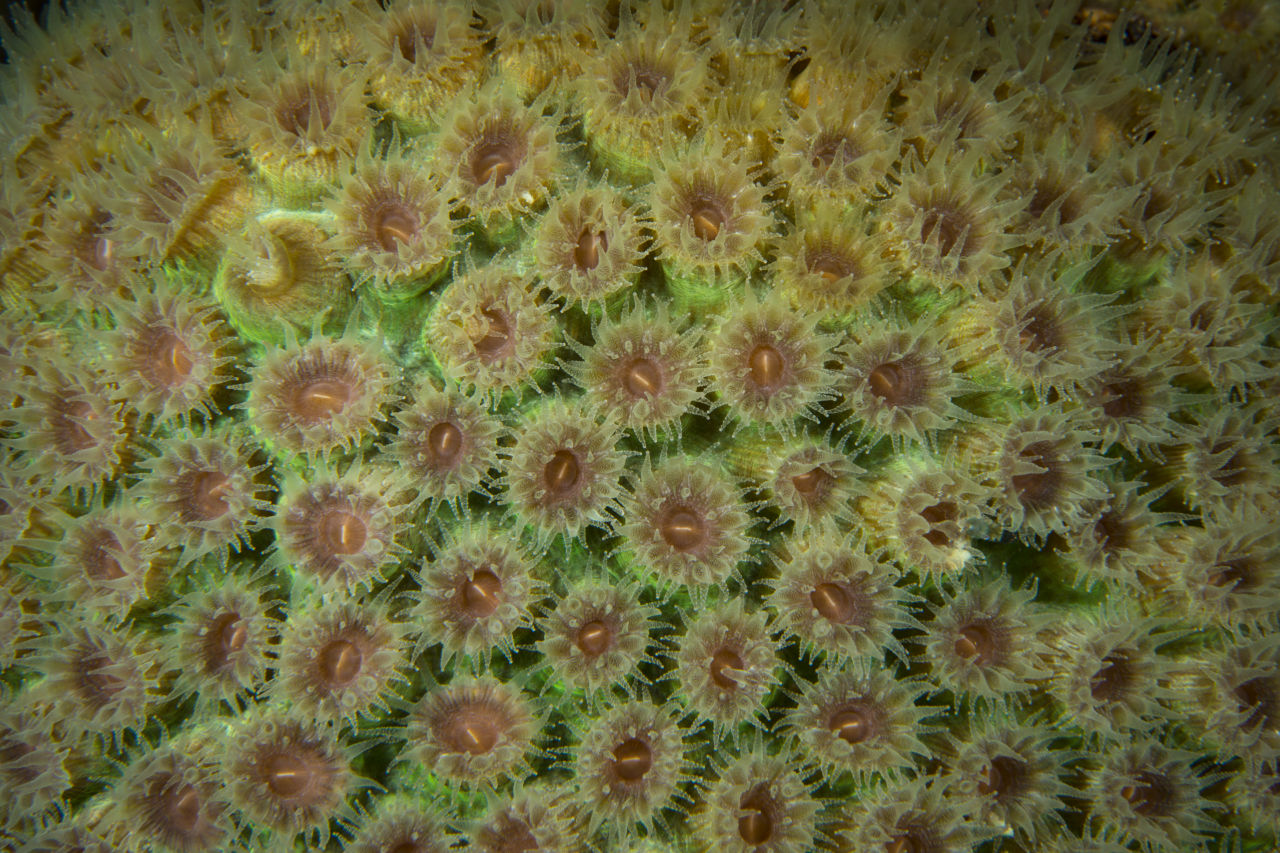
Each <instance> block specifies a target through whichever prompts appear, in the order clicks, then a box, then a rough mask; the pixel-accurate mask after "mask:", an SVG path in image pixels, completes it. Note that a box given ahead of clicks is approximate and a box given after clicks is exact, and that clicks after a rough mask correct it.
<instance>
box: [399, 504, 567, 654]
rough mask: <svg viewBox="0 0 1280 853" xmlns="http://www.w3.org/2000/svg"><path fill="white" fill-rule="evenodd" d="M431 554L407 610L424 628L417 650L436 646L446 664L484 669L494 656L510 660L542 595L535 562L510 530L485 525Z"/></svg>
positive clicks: (455, 535)
mask: <svg viewBox="0 0 1280 853" xmlns="http://www.w3.org/2000/svg"><path fill="white" fill-rule="evenodd" d="M433 551H434V553H433V555H432V558H431V559H430V560H428V561H425V562H424V565H423V567H422V569H421V571H420V572H418V574H417V580H418V584H419V586H420V587H421V589H420V590H419V591H418V592H416V593H414V595H413V597H414V599H415V603H414V605H413V607H412V609H411V610H410V611H409V617H410V620H411V621H412V623H413V624H415V625H420V626H421V627H422V629H423V630H422V633H421V635H420V636H419V638H418V648H419V649H422V648H425V647H427V646H428V645H431V644H432V643H437V642H438V643H440V646H441V651H440V654H441V656H442V657H443V658H444V660H445V661H451V660H453V659H454V658H460V659H463V660H466V661H468V662H469V664H470V665H471V666H473V667H477V668H481V669H483V668H484V667H485V666H487V664H488V662H489V658H490V656H491V655H492V654H493V653H494V652H500V653H502V654H503V655H505V656H506V657H508V658H509V657H510V656H511V652H512V650H513V649H514V643H515V636H514V635H515V632H516V631H518V630H519V629H521V628H528V627H530V625H531V623H532V619H531V611H532V610H533V606H534V604H535V602H536V601H537V600H538V598H539V597H540V596H541V594H542V590H543V582H542V581H541V580H539V579H538V577H537V575H536V574H535V572H534V568H535V567H534V563H533V561H532V560H531V559H530V558H529V556H528V555H527V554H526V553H525V552H524V550H523V549H522V548H520V547H518V546H517V545H516V544H515V542H514V541H513V538H512V536H511V533H510V532H509V531H507V530H505V529H503V528H501V527H497V526H494V525H490V524H487V523H481V522H473V523H472V524H471V525H470V526H468V527H464V528H461V529H458V530H454V531H452V532H450V533H449V534H448V536H447V538H446V540H445V541H444V542H442V543H441V544H440V545H438V546H436V547H435V548H433Z"/></svg>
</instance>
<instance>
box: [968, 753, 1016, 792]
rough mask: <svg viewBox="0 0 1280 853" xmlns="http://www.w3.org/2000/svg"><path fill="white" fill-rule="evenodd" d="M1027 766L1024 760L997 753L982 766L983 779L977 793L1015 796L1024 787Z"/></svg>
mask: <svg viewBox="0 0 1280 853" xmlns="http://www.w3.org/2000/svg"><path fill="white" fill-rule="evenodd" d="M1027 774H1028V767H1027V763H1026V762H1025V761H1021V760H1019V759H1017V758H1013V757H1012V756H1008V755H997V756H996V757H995V758H992V759H991V761H990V763H988V764H987V766H986V767H984V768H982V775H983V779H982V781H981V782H979V783H978V793H980V794H983V795H984V796H985V795H987V794H995V795H996V796H997V797H1010V796H1016V795H1017V794H1019V793H1021V792H1022V791H1023V790H1025V788H1026V784H1027Z"/></svg>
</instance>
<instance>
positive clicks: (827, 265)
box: [808, 251, 855, 282]
mask: <svg viewBox="0 0 1280 853" xmlns="http://www.w3.org/2000/svg"><path fill="white" fill-rule="evenodd" d="M808 260H809V272H811V273H813V274H814V275H819V276H822V278H823V279H825V280H826V281H829V282H836V281H839V280H840V279H842V278H847V277H848V276H851V275H853V274H854V272H855V269H854V266H853V264H852V263H850V262H849V260H848V259H847V258H843V257H841V256H840V255H838V254H836V253H835V252H832V251H819V252H813V253H810V255H809V259H808Z"/></svg>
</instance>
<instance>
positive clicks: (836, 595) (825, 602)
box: [809, 582, 853, 623]
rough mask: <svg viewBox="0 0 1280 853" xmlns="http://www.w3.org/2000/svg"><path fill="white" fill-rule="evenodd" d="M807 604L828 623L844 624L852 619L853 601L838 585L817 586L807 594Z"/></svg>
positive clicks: (826, 583) (821, 584) (825, 584)
mask: <svg viewBox="0 0 1280 853" xmlns="http://www.w3.org/2000/svg"><path fill="white" fill-rule="evenodd" d="M809 602H810V603H811V604H812V605H813V609H814V610H817V611H818V613H819V614H820V615H821V616H822V618H824V619H826V620H827V621H829V622H837V623H844V622H848V621H849V620H850V619H852V618H853V601H852V599H851V598H850V596H849V593H848V592H847V591H846V590H845V588H844V587H843V586H841V585H840V584H836V583H829V582H824V583H820V584H818V585H817V586H815V587H814V588H813V591H812V592H810V593H809Z"/></svg>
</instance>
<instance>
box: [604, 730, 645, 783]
mask: <svg viewBox="0 0 1280 853" xmlns="http://www.w3.org/2000/svg"><path fill="white" fill-rule="evenodd" d="M651 767H653V750H652V749H650V747H649V744H647V743H645V742H644V741H643V740H641V739H640V738H636V737H633V738H628V739H627V740H625V741H623V742H622V743H620V744H618V746H617V747H616V748H615V749H614V750H613V762H612V769H613V775H614V776H616V777H617V778H619V779H621V780H622V781H624V782H639V781H640V780H641V779H643V778H644V776H645V774H646V773H648V772H649V768H651Z"/></svg>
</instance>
